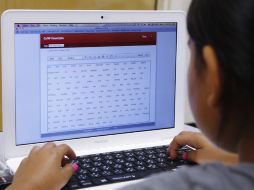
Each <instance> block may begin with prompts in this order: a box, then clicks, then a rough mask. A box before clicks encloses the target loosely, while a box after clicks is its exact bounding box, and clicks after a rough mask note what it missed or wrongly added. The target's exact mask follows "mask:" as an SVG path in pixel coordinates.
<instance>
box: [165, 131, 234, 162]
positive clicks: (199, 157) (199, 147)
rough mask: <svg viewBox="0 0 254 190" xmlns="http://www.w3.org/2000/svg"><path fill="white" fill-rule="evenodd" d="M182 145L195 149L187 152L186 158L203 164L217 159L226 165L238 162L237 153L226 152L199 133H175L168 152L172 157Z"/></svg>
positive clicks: (173, 157) (175, 155)
mask: <svg viewBox="0 0 254 190" xmlns="http://www.w3.org/2000/svg"><path fill="white" fill-rule="evenodd" d="M184 145H189V146H191V147H193V148H194V149H195V150H193V151H190V152H188V153H187V160H189V161H193V162H196V163H198V164H204V163H207V162H212V161H219V162H222V163H223V164H226V165H234V164H237V163H238V155H236V154H233V153H230V152H227V151H225V150H222V149H221V148H218V147H217V146H215V145H214V144H212V143H211V142H210V141H209V140H208V139H207V138H206V137H205V136H204V135H202V134H201V133H194V132H185V131H183V132H181V133H180V134H179V135H177V136H176V137H175V138H174V139H173V141H172V142H171V143H170V145H169V147H168V153H169V155H170V157H171V158H172V159H175V158H176V157H177V150H178V149H179V148H181V147H182V146H184Z"/></svg>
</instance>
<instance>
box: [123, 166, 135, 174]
mask: <svg viewBox="0 0 254 190" xmlns="http://www.w3.org/2000/svg"><path fill="white" fill-rule="evenodd" d="M125 171H126V172H128V173H132V172H135V171H136V170H135V169H134V168H133V167H129V168H126V169H125Z"/></svg>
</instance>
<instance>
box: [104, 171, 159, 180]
mask: <svg viewBox="0 0 254 190" xmlns="http://www.w3.org/2000/svg"><path fill="white" fill-rule="evenodd" d="M161 171H162V170H149V171H144V172H135V173H127V174H119V175H113V176H108V177H107V178H108V180H110V181H112V182H118V181H128V180H134V179H140V178H144V177H146V176H149V175H151V174H154V173H158V172H161Z"/></svg>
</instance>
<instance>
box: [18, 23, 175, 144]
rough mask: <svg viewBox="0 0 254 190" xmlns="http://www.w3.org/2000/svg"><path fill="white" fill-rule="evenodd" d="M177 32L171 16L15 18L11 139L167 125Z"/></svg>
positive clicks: (21, 141) (42, 138)
mask: <svg viewBox="0 0 254 190" xmlns="http://www.w3.org/2000/svg"><path fill="white" fill-rule="evenodd" d="M176 40H177V23H157V22H156V23H106V24H98V23H97V24H91V23H89V24H87V23H80V24H71V23H66V24H62V23H61V24H58V23H54V24H47V23H34V24H25V23H16V24H15V82H16V86H15V97H16V100H15V101H16V129H15V130H16V145H24V144H30V143H38V142H46V141H55V140H68V139H75V138H85V137H96V136H102V135H113V134H122V133H131V132H143V131H148V130H159V129H168V128H173V127H174V125H175V75H176V73H175V72H176Z"/></svg>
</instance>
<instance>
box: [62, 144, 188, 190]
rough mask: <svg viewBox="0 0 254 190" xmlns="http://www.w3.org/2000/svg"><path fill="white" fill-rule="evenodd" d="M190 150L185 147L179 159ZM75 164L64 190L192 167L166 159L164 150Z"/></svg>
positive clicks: (95, 156)
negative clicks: (75, 169)
mask: <svg viewBox="0 0 254 190" xmlns="http://www.w3.org/2000/svg"><path fill="white" fill-rule="evenodd" d="M189 150H190V149H189V148H188V147H183V148H181V149H179V150H178V152H179V155H180V154H181V152H182V151H189ZM75 162H76V163H77V164H78V166H79V169H78V171H77V172H76V173H75V174H74V175H73V176H72V177H71V179H70V180H69V182H68V183H67V184H66V186H65V187H64V188H63V189H64V190H67V189H80V188H85V187H92V186H98V185H103V184H109V183H116V182H121V181H129V180H135V179H141V178H144V177H147V176H149V175H151V174H155V173H159V172H163V171H174V170H176V169H177V168H179V167H181V166H182V165H190V164H192V163H189V162H187V161H184V160H182V159H181V158H178V159H176V160H171V159H170V158H168V155H167V146H157V147H149V148H142V149H133V150H126V151H119V152H109V153H101V154H93V155H86V156H80V157H78V158H77V160H76V161H75Z"/></svg>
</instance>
